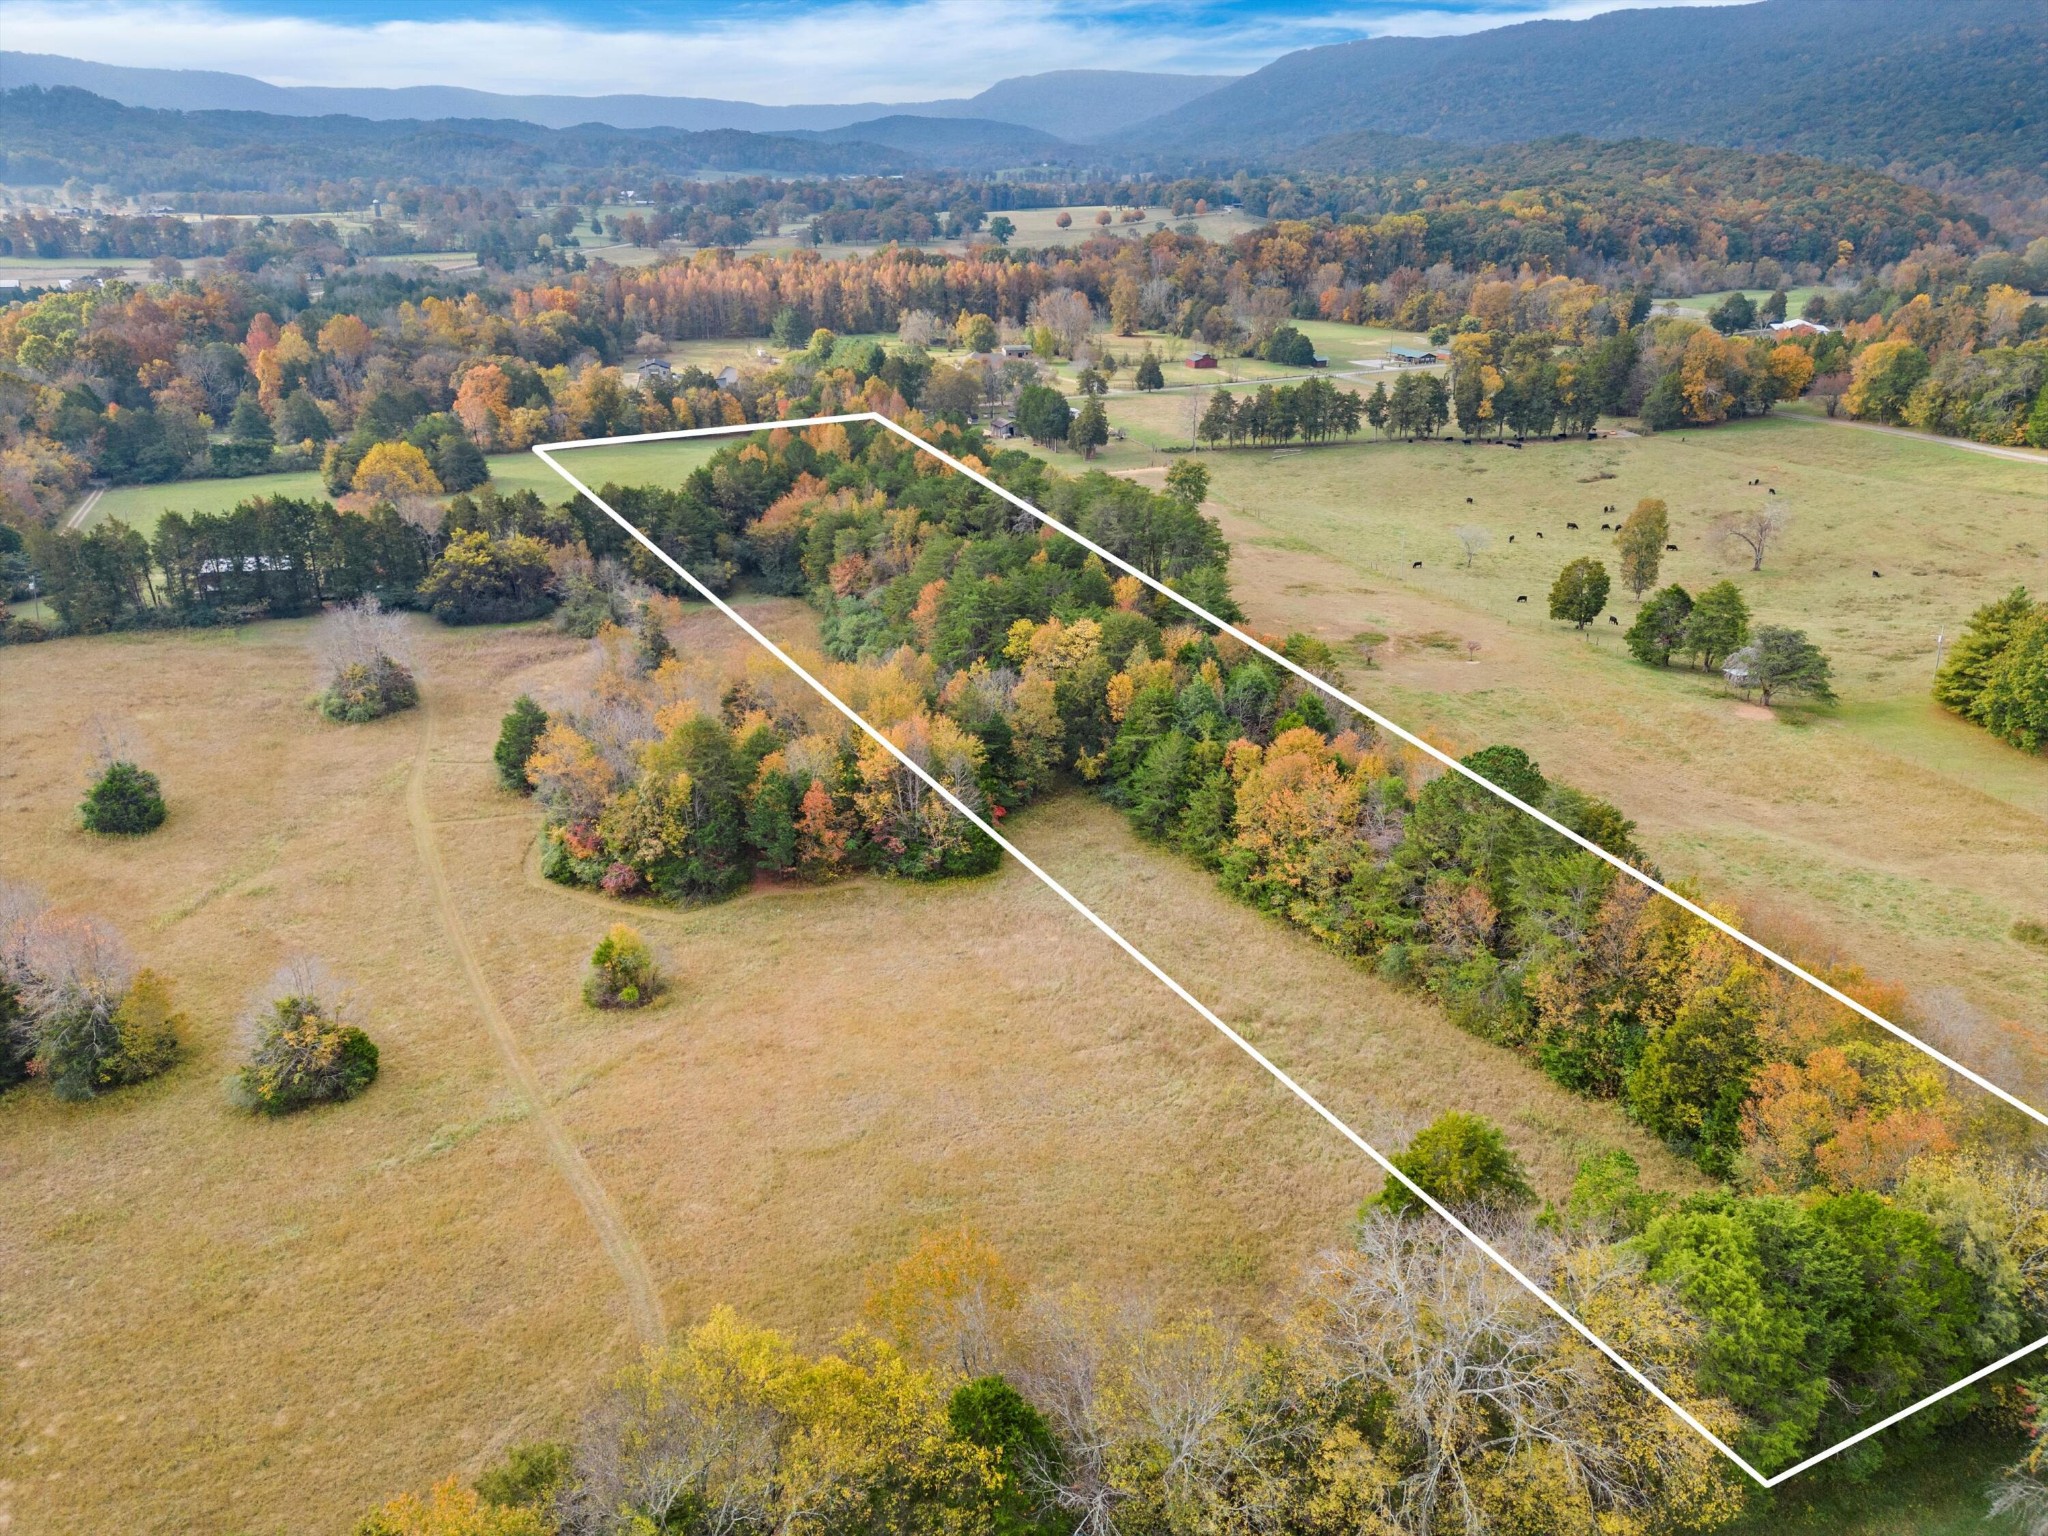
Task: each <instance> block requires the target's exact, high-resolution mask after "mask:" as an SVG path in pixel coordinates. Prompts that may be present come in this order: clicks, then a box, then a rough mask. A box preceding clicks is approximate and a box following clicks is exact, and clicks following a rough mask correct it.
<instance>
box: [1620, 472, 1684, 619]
mask: <svg viewBox="0 0 2048 1536" xmlns="http://www.w3.org/2000/svg"><path fill="white" fill-rule="evenodd" d="M1670 537H1671V518H1670V514H1669V512H1668V511H1667V509H1666V508H1665V505H1664V503H1663V502H1662V501H1661V500H1659V499H1658V498H1657V497H1655V496H1645V497H1644V498H1643V499H1642V500H1641V501H1639V502H1637V503H1636V505H1635V510H1634V511H1632V512H1630V513H1629V515H1628V516H1627V517H1626V518H1624V519H1623V520H1622V524H1621V526H1620V527H1619V528H1617V529H1616V530H1615V533H1614V547H1615V549H1616V551H1617V552H1618V553H1619V555H1620V559H1621V581H1622V585H1623V586H1625V587H1627V588H1628V589H1629V591H1631V592H1633V593H1634V594H1635V595H1636V597H1637V598H1638V599H1639V600H1640V599H1641V597H1642V595H1643V594H1644V593H1645V592H1647V591H1649V589H1650V588H1652V587H1654V586H1655V585H1656V584H1657V571H1658V568H1659V567H1660V566H1661V565H1662V563H1663V560H1664V545H1665V543H1666V542H1667V541H1668V540H1669V539H1670Z"/></svg>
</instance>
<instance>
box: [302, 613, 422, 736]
mask: <svg viewBox="0 0 2048 1536" xmlns="http://www.w3.org/2000/svg"><path fill="white" fill-rule="evenodd" d="M313 648H314V654H315V656H316V657H317V658H318V660H319V664H320V673H321V691H320V695H319V698H318V704H319V708H320V713H322V714H323V715H325V716H326V717H327V718H328V719H330V720H339V721H345V722H348V723H350V724H356V725H360V724H362V723H364V722H365V721H370V720H376V719H381V718H382V717H383V716H385V715H388V714H391V713H393V712H395V711H397V710H401V709H410V708H412V707H413V705H415V704H417V703H418V702H419V698H420V695H419V686H418V685H417V684H416V683H415V682H414V681H413V676H412V672H411V670H410V669H409V668H408V667H407V666H406V665H405V662H404V660H403V659H402V658H403V657H404V656H405V654H406V650H407V647H406V644H405V631H404V627H403V626H402V625H401V624H400V622H399V619H398V616H397V615H396V614H393V613H388V612H386V611H385V610H384V607H383V605H382V604H380V603H379V602H378V601H377V599H376V598H374V597H365V598H363V599H362V600H361V601H360V602H355V603H344V604H342V605H341V606H339V607H338V608H335V609H333V610H331V611H330V612H329V613H328V615H327V617H326V618H325V619H323V620H322V621H321V623H320V626H319V628H318V629H317V630H315V631H314V636H313Z"/></svg>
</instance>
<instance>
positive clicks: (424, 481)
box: [350, 442, 443, 501]
mask: <svg viewBox="0 0 2048 1536" xmlns="http://www.w3.org/2000/svg"><path fill="white" fill-rule="evenodd" d="M350 485H351V487H352V488H353V489H354V490H356V491H358V492H360V493H361V494H362V495H365V496H370V497H374V498H376V499H377V500H379V501H397V500H399V499H400V498H401V497H406V496H438V495H440V494H441V492H442V489H443V487H442V485H441V481H440V479H439V478H438V477H437V476H436V475H435V474H434V466H433V465H432V464H430V463H429V462H428V461H427V456H426V454H425V453H424V452H422V451H421V450H420V449H418V448H416V447H414V446H413V445H412V444H411V443H405V442H391V443H377V444H374V445H373V446H372V447H371V448H370V451H369V452H368V453H365V454H364V455H363V457H362V460H361V462H359V463H358V464H357V465H356V472H355V474H354V476H353V477H352V478H351V480H350Z"/></svg>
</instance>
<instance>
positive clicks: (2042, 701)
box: [1976, 604, 2048, 752]
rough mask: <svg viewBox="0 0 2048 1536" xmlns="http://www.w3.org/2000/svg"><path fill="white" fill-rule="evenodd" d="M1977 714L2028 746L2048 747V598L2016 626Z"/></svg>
mask: <svg viewBox="0 0 2048 1536" xmlns="http://www.w3.org/2000/svg"><path fill="white" fill-rule="evenodd" d="M1976 717H1977V718H1978V719H1979V720H1981V721H1982V722H1983V723H1984V726H1985V728H1986V729H1987V730H1989V731H1990V732H1991V733H1992V734H1993V735H1994V736H1997V737H1999V738H2000V739H2001V740H2004V741H2007V742H2010V743H2011V744H2012V745H2013V746H2015V747H2018V748H2019V749H2020V750H2021V751H2022V752H2040V751H2042V750H2044V749H2048V604H2043V605H2041V606H2037V607H2036V608H2035V609H2034V611H2033V613H2032V614H2030V615H2029V616H2028V617H2026V618H2024V619H2022V620H2020V622H2019V623H2018V624H2016V625H2014V626H2013V633H2012V640H2011V643H2009V644H2008V645H2007V646H2006V647H2005V649H2004V651H2003V652H2002V653H2000V655H1999V657H1998V659H1997V661H1996V662H1994V663H1993V664H1992V667H1991V672H1990V675H1989V676H1988V677H1987V678H1986V679H1985V682H1984V691H1983V692H1982V693H1981V694H1979V695H1978V696H1977V705H1976Z"/></svg>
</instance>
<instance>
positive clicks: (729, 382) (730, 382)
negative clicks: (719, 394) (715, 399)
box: [718, 363, 740, 389]
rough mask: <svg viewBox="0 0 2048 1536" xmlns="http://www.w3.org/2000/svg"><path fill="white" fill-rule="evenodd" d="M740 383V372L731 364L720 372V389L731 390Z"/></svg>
mask: <svg viewBox="0 0 2048 1536" xmlns="http://www.w3.org/2000/svg"><path fill="white" fill-rule="evenodd" d="M739 381H740V371H739V369H737V368H735V367H733V366H732V365H731V364H730V363H728V364H726V366H725V367H723V368H721V369H719V370H718V387H719V388H720V389H731V388H732V387H733V386H734V385H735V384H737V383H739Z"/></svg>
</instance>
